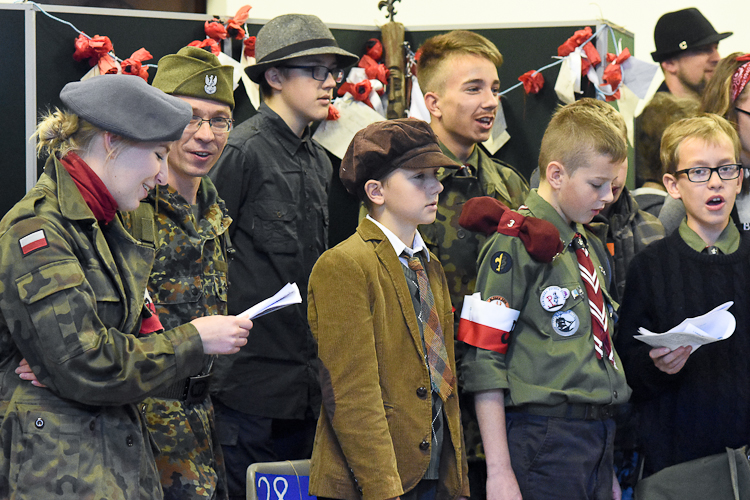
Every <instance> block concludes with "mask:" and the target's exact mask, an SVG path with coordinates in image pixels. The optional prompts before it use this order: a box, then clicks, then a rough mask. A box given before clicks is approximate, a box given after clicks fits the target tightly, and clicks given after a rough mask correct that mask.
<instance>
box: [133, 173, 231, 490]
mask: <svg viewBox="0 0 750 500" xmlns="http://www.w3.org/2000/svg"><path fill="white" fill-rule="evenodd" d="M197 205H198V210H199V211H200V212H199V213H200V214H201V217H200V219H199V220H196V217H195V215H194V213H193V210H192V208H191V206H190V205H189V204H188V203H187V201H186V200H185V198H183V197H182V196H181V195H180V194H179V193H178V192H177V191H176V190H175V189H174V188H172V187H171V186H167V187H166V188H158V187H157V189H155V190H153V191H152V192H151V193H149V196H148V198H147V199H146V200H144V201H143V202H142V203H141V207H140V208H139V209H138V210H137V211H135V212H132V213H130V214H127V216H126V217H124V220H125V223H126V225H127V227H128V229H129V230H130V231H131V233H132V234H133V235H134V236H135V237H136V238H138V237H140V236H141V235H139V234H137V233H138V232H139V231H143V229H138V228H143V227H148V222H150V221H140V222H136V223H135V224H134V223H133V222H134V220H135V219H136V218H139V217H140V218H150V219H151V220H152V221H153V223H154V227H153V234H155V236H156V258H155V260H154V267H153V269H152V270H151V277H150V278H149V283H148V291H149V294H150V295H151V298H152V299H153V301H154V305H155V306H156V310H157V313H158V314H159V319H160V321H161V322H162V324H163V325H164V327H165V328H173V327H175V326H178V325H181V324H184V323H187V322H189V321H192V320H193V319H195V318H198V317H202V316H211V315H214V314H226V313H227V247H228V241H227V240H228V237H227V230H228V228H229V224H230V223H231V222H232V219H231V218H230V217H229V215H227V211H226V208H225V207H224V201H223V200H221V198H219V196H218V194H217V193H216V188H215V187H214V185H213V183H212V182H211V180H210V179H209V178H208V177H203V178H202V179H201V184H200V187H199V189H198V196H197ZM149 230H150V229H149ZM206 358H207V359H206V361H208V360H209V359H210V358H211V357H210V356H206ZM183 382H184V381H183ZM144 407H145V414H146V419H147V422H148V427H149V430H150V431H151V434H152V436H153V439H154V441H155V442H156V444H157V446H158V447H159V455H157V457H156V464H157V466H158V468H159V473H160V475H161V484H162V488H163V490H164V498H165V499H174V500H189V499H201V498H214V499H216V500H221V499H226V498H227V497H228V491H227V486H226V484H227V483H226V471H225V469H224V457H223V454H222V452H221V447H220V446H219V445H218V438H217V436H216V426H215V422H214V414H213V405H212V404H211V399H210V398H206V400H204V401H203V402H202V403H198V404H187V403H186V402H184V401H181V400H177V399H165V398H163V397H151V398H148V399H147V400H146V401H145V402H144Z"/></svg>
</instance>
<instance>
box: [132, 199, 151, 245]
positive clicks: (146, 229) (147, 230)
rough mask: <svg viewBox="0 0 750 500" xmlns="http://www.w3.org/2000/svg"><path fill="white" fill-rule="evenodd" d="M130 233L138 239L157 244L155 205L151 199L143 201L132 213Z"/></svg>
mask: <svg viewBox="0 0 750 500" xmlns="http://www.w3.org/2000/svg"><path fill="white" fill-rule="evenodd" d="M130 221H131V228H130V233H131V235H132V236H133V238H135V239H136V240H139V241H145V242H147V243H151V244H156V224H155V223H154V206H153V205H152V204H151V202H150V201H148V200H146V201H142V202H141V204H140V205H138V208H137V209H135V210H134V211H133V212H131V213H130Z"/></svg>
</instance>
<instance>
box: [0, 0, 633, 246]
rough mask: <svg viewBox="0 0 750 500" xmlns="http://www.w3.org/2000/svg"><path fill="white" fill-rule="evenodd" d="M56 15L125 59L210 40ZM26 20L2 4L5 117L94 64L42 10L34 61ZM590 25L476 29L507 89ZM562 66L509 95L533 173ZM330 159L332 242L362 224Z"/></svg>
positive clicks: (349, 40) (362, 30)
mask: <svg viewBox="0 0 750 500" xmlns="http://www.w3.org/2000/svg"><path fill="white" fill-rule="evenodd" d="M105 14H106V15H105ZM54 15H55V16H57V17H59V18H60V19H62V20H64V21H68V22H70V23H72V24H73V25H75V26H76V27H77V28H78V29H80V30H82V31H84V32H86V33H87V34H89V35H92V36H93V35H97V34H99V35H106V36H108V37H109V38H110V39H111V40H112V43H113V45H114V49H115V52H116V53H117V55H118V56H119V57H121V58H126V57H129V56H130V54H131V53H133V52H134V51H136V50H137V49H139V48H141V47H145V48H146V49H147V50H149V51H150V52H151V54H152V55H153V56H154V60H153V61H150V62H154V63H155V62H156V61H158V59H159V58H160V57H162V56H164V55H166V54H170V53H174V52H176V51H177V50H179V49H180V48H181V47H183V46H185V45H186V44H188V43H189V42H191V41H193V40H196V39H203V38H204V32H203V22H204V20H205V19H208V17H209V16H205V18H204V17H203V16H195V15H185V14H175V15H174V18H170V17H159V16H154V15H149V16H145V17H144V16H142V13H138V12H136V11H127V10H119V11H115V10H111V9H81V8H78V9H76V8H71V12H66V11H65V12H59V11H57V10H56V11H55V12H54ZM23 19H24V11H23V10H19V9H18V8H17V7H16V8H15V9H11V8H7V7H6V8H3V7H0V22H2V23H3V24H2V25H3V26H4V29H3V31H2V33H0V40H2V41H3V42H4V44H3V47H6V48H9V47H10V48H12V50H5V51H3V52H2V54H0V61H2V66H0V67H2V68H5V69H6V70H10V69H12V75H7V74H6V75H4V84H5V85H4V92H3V93H2V94H0V103H2V109H3V110H4V112H5V116H6V117H8V116H25V114H26V113H34V114H38V113H39V112H41V111H43V110H45V109H47V108H49V107H53V106H57V105H60V102H59V98H58V95H59V92H60V90H61V89H62V87H63V86H64V85H65V84H66V83H68V82H70V81H74V80H78V79H80V78H81V77H82V76H83V75H84V74H85V73H86V72H87V71H88V70H89V65H88V63H87V62H85V61H84V62H76V61H74V60H73V58H72V55H73V51H74V47H73V42H74V40H75V38H76V36H77V33H76V32H75V31H74V30H73V29H72V28H71V27H70V26H67V25H64V24H62V23H60V22H58V21H55V20H52V19H49V18H48V17H46V16H44V15H43V14H41V13H37V14H36V26H35V31H36V45H37V52H36V61H35V62H36V65H35V67H34V66H33V65H29V66H28V67H27V66H26V65H25V51H24V50H25V49H24V47H25V42H24V40H25V37H26V36H27V33H26V32H25V28H24V22H23ZM261 25H262V23H261V22H258V21H253V20H250V22H249V24H248V31H249V34H251V35H254V34H256V33H257V31H258V30H259V29H260V27H261ZM586 25H589V26H591V27H592V29H594V30H595V29H596V26H595V25H593V24H587V23H581V24H571V25H567V26H554V27H550V26H542V27H482V28H481V29H474V31H476V32H478V33H481V34H482V35H484V36H486V37H487V38H489V39H490V40H492V41H493V42H494V43H495V44H496V45H497V46H498V48H499V49H500V51H501V52H502V54H503V56H504V59H505V63H504V64H503V66H502V67H501V68H500V70H499V75H500V80H501V88H502V89H506V88H508V87H510V86H512V85H514V84H515V83H516V82H517V79H518V76H519V75H521V74H523V73H525V72H526V71H528V70H531V69H537V68H540V67H542V66H544V65H546V64H549V63H550V62H552V61H553V59H552V56H554V55H556V53H557V47H558V46H559V45H560V44H562V43H563V42H564V41H565V40H566V39H567V38H568V37H570V36H571V35H572V34H573V32H574V31H575V30H577V29H581V28H583V27H584V26H586ZM454 28H460V26H456V27H446V28H445V29H439V30H438V29H430V30H423V29H414V30H410V29H409V28H408V27H407V28H406V41H407V42H409V44H410V46H411V47H412V49H413V50H416V49H417V48H418V47H419V45H420V44H421V43H422V42H423V41H424V40H426V39H427V38H428V37H430V36H433V35H436V34H439V33H443V32H445V31H449V30H450V29H454ZM331 31H332V32H333V34H334V36H335V37H336V39H337V40H338V42H339V45H340V46H342V47H343V48H345V49H347V50H349V51H351V52H353V53H355V54H358V55H360V54H363V53H364V46H365V43H366V42H367V40H369V39H370V38H378V37H379V36H380V30H379V29H377V28H374V27H372V28H371V27H364V26H363V27H347V28H343V27H338V26H333V27H332V30H331ZM618 37H621V38H622V41H623V46H627V47H629V48H630V49H631V52H632V50H633V38H632V36H631V35H629V34H627V33H623V34H618ZM241 50H242V44H241V42H240V41H234V42H233V43H232V54H233V55H234V57H235V58H239V54H240V52H241ZM558 70H559V66H556V67H553V68H550V69H549V70H546V71H545V72H544V73H543V75H544V77H545V81H546V84H545V86H544V88H543V89H542V91H541V92H540V93H539V94H537V95H531V96H526V95H525V94H524V92H523V90H522V89H521V88H518V89H515V90H513V91H511V92H509V93H508V94H506V95H505V96H503V98H502V103H503V109H504V111H505V118H506V120H507V123H508V132H509V133H510V136H511V139H510V141H509V142H508V143H507V144H506V145H505V146H503V148H502V149H500V151H498V152H497V153H496V155H495V156H496V157H498V158H500V159H502V160H504V161H507V162H508V163H510V164H512V165H513V166H515V167H516V168H517V169H518V170H519V171H520V172H521V173H522V174H523V175H525V176H526V177H528V176H529V175H530V173H531V172H532V170H533V169H534V168H535V167H536V163H537V157H538V154H539V144H540V142H541V138H542V135H543V133H544V129H545V128H546V126H547V123H548V121H549V118H550V116H551V114H552V113H553V112H554V110H555V108H556V107H557V105H558V100H557V97H556V95H555V92H554V83H555V81H556V79H557V74H558ZM25 71H35V72H36V75H37V89H36V97H37V103H38V110H25V109H24V95H25V92H26V89H25V88H24V81H23V78H22V77H21V76H19V75H21V74H22V73H23V72H25ZM154 72H155V70H154V69H151V70H150V73H151V76H153V73H154ZM10 76H12V77H10ZM584 95H588V96H593V95H594V90H593V89H592V88H591V87H590V85H589V86H588V88H586V89H585V94H584ZM235 98H236V101H237V104H236V108H235V120H236V123H240V122H242V121H244V120H246V119H247V118H249V117H250V116H252V115H253V114H255V109H254V108H253V106H252V105H251V104H250V102H249V100H248V98H247V96H246V95H245V93H244V89H243V88H242V86H240V87H239V88H238V90H237V92H236V93H235ZM7 128H9V129H10V130H9V131H8V132H6V134H3V138H2V139H0V144H2V146H3V148H4V149H3V151H5V152H6V158H7V160H6V162H5V165H6V167H5V171H6V175H5V178H4V180H5V182H3V185H2V186H0V194H2V196H0V213H5V212H6V211H7V210H8V209H9V208H10V207H11V206H12V205H13V204H14V203H15V202H16V201H18V200H19V199H20V198H21V197H22V196H23V194H24V193H25V191H26V187H25V171H24V166H25V162H26V156H25V154H26V153H25V145H26V140H27V139H28V138H27V137H25V132H24V130H23V127H22V126H19V127H7ZM331 159H332V162H333V164H334V169H335V172H334V176H333V179H332V191H331V195H330V203H329V205H330V217H331V220H330V243H331V244H335V243H337V242H339V241H341V240H343V239H344V238H346V237H347V236H349V235H350V234H352V233H353V231H354V229H355V228H356V224H357V211H358V203H357V201H356V200H355V199H353V198H351V197H350V196H349V195H348V194H347V193H346V191H345V190H344V188H343V186H342V185H341V183H340V182H339V180H338V175H337V171H338V166H339V161H338V159H337V158H334V157H331ZM37 165H38V173H40V172H41V168H42V166H43V162H42V161H39V162H38V164H37Z"/></svg>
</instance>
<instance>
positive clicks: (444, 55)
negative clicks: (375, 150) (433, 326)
mask: <svg viewBox="0 0 750 500" xmlns="http://www.w3.org/2000/svg"><path fill="white" fill-rule="evenodd" d="M421 51H422V55H421V56H420V58H419V68H418V71H417V77H418V79H419V85H420V88H421V89H422V91H423V92H424V99H425V104H426V105H427V109H428V111H429V112H430V115H431V121H430V126H431V127H432V130H433V131H434V132H435V135H437V136H438V139H440V149H442V150H443V153H445V154H446V155H447V156H448V157H449V158H451V159H452V160H454V161H456V162H457V163H459V164H461V165H463V167H462V168H461V169H459V170H451V169H441V170H440V171H439V172H438V179H439V180H440V182H441V183H442V184H443V186H444V188H445V189H444V190H443V192H442V193H441V194H440V200H439V202H438V213H437V217H436V219H435V222H433V223H432V224H430V225H428V226H424V225H423V226H420V227H419V231H420V233H421V234H422V236H423V237H424V240H425V242H426V243H427V246H428V247H429V249H430V251H432V252H433V253H434V254H436V255H437V256H438V258H439V259H440V262H441V263H442V264H443V268H444V269H445V275H446V278H447V279H448V289H449V290H450V294H451V302H452V303H453V307H455V308H456V311H460V310H461V307H462V304H463V300H464V296H465V295H470V294H471V293H473V292H474V287H475V285H476V281H477V270H476V266H477V257H478V255H479V250H480V249H481V247H482V245H483V243H484V241H485V239H486V238H485V236H484V235H483V234H480V233H478V232H472V231H469V230H467V229H464V228H462V227H461V226H459V224H458V217H459V215H461V208H462V207H463V206H464V203H465V202H466V201H467V200H469V199H470V198H474V197H477V196H492V197H493V198H495V199H497V200H498V201H500V202H502V203H504V204H505V205H507V206H509V207H511V208H517V207H518V206H519V205H521V203H523V200H524V199H525V198H526V195H527V194H528V192H529V185H528V183H527V182H526V180H525V179H524V178H523V177H521V175H519V173H518V172H517V171H516V170H515V169H514V168H513V167H511V166H510V165H508V164H506V163H503V162H501V161H499V160H496V159H495V158H492V157H490V156H488V155H487V153H485V152H484V150H483V149H482V148H481V147H479V146H478V143H480V142H484V141H486V140H487V139H488V138H489V136H490V131H491V130H492V125H493V123H494V121H495V115H496V114H497V108H498V105H499V101H498V99H499V96H498V93H499V91H500V80H499V78H498V75H497V68H498V67H499V66H500V65H501V64H502V63H503V56H502V55H501V54H500V52H499V51H498V50H497V47H496V46H495V45H494V44H493V43H492V42H490V41H489V40H487V39H486V38H485V37H483V36H481V35H478V34H476V33H472V32H470V31H451V32H449V33H445V34H442V35H437V36H434V37H432V38H430V39H428V40H427V41H426V42H425V43H424V44H423V45H422V48H421ZM456 319H458V315H456ZM457 349H458V351H457V353H458V356H459V357H460V352H461V349H460V346H458V347H457ZM459 390H460V388H459ZM471 408H473V404H471V402H470V401H464V398H463V396H462V404H461V410H462V412H463V413H464V415H463V424H464V434H465V439H466V449H467V453H468V456H469V480H470V481H471V491H472V493H473V495H472V496H477V497H478V498H481V497H482V496H483V495H482V491H483V489H484V482H485V481H484V477H483V472H482V471H481V469H483V467H482V466H481V462H482V461H483V458H484V457H483V452H482V450H481V440H480V438H479V429H478V427H477V423H476V417H475V416H474V415H472V414H470V413H467V411H469V412H470V410H471ZM477 461H479V465H480V466H479V467H477V465H478V464H477Z"/></svg>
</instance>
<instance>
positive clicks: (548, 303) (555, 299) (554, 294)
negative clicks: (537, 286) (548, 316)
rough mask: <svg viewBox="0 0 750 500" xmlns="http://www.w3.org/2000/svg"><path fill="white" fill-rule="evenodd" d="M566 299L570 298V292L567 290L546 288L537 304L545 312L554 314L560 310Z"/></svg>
mask: <svg viewBox="0 0 750 500" xmlns="http://www.w3.org/2000/svg"><path fill="white" fill-rule="evenodd" d="M568 297H570V291H569V290H568V289H567V288H560V287H559V286H548V287H547V288H545V289H544V291H543V292H542V294H541V295H540V296H539V302H540V303H541V304H542V307H543V308H544V310H545V311H549V312H555V311H558V310H560V309H562V306H564V305H565V301H566V300H568Z"/></svg>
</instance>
